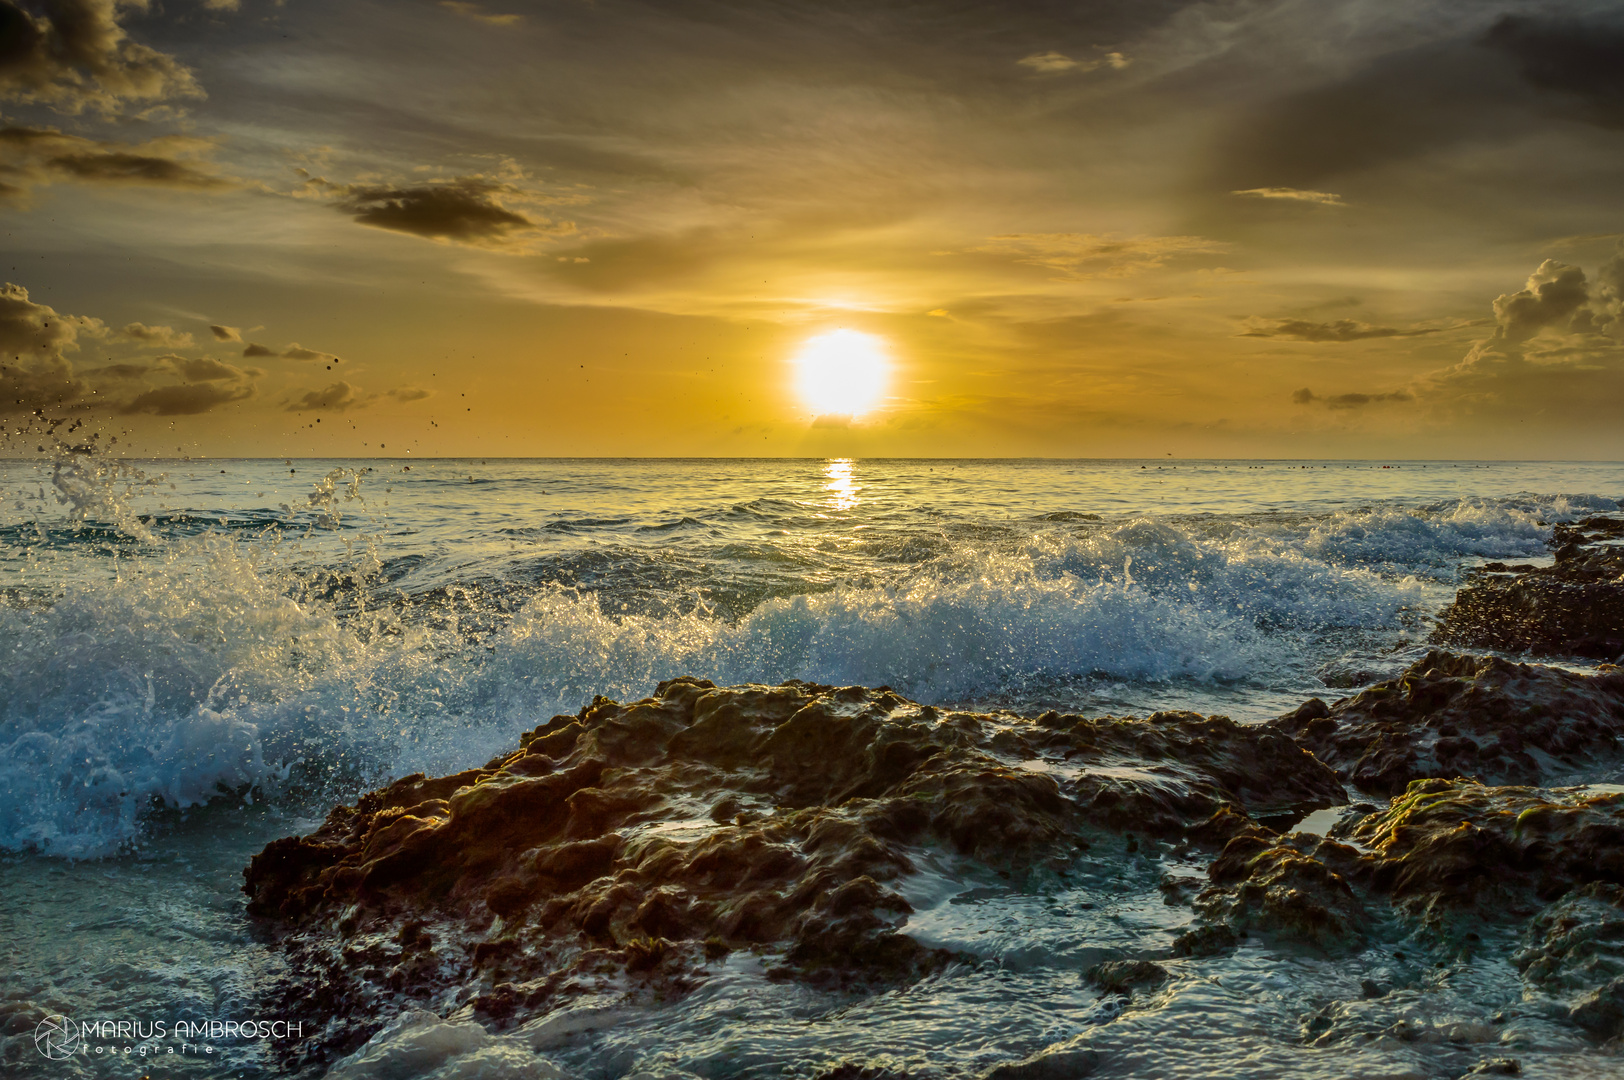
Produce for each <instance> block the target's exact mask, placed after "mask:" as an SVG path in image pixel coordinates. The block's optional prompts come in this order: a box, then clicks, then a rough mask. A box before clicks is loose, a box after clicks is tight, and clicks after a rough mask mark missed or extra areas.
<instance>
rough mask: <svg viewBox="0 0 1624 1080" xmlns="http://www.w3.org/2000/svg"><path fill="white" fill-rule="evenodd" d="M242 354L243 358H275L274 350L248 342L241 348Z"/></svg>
mask: <svg viewBox="0 0 1624 1080" xmlns="http://www.w3.org/2000/svg"><path fill="white" fill-rule="evenodd" d="M242 354H243V355H244V356H249V357H253V356H275V355H276V350H275V349H272V348H268V347H267V346H264V345H260V344H258V343H256V342H249V343H248V344H247V345H246V346H244V347H243V350H242Z"/></svg>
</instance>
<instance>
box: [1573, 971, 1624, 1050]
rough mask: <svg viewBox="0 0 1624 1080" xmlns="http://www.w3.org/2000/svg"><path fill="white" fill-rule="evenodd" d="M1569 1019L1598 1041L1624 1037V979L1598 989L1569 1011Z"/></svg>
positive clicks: (1615, 980) (1580, 1000)
mask: <svg viewBox="0 0 1624 1080" xmlns="http://www.w3.org/2000/svg"><path fill="white" fill-rule="evenodd" d="M1568 1019H1569V1020H1572V1021H1573V1022H1574V1023H1575V1024H1578V1025H1579V1026H1580V1027H1582V1028H1584V1029H1585V1030H1586V1031H1588V1032H1590V1033H1591V1034H1592V1035H1594V1036H1596V1038H1598V1039H1611V1038H1615V1037H1617V1036H1620V1035H1624V978H1618V979H1614V980H1613V981H1612V982H1610V983H1608V984H1607V985H1606V986H1601V987H1597V988H1596V989H1595V990H1592V991H1591V992H1590V993H1588V994H1586V995H1585V996H1584V997H1583V998H1581V999H1579V1001H1578V1002H1577V1003H1576V1004H1575V1005H1574V1006H1573V1008H1571V1009H1569V1010H1568Z"/></svg>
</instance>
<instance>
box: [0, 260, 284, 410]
mask: <svg viewBox="0 0 1624 1080" xmlns="http://www.w3.org/2000/svg"><path fill="white" fill-rule="evenodd" d="M85 337H89V338H94V339H98V340H105V341H114V342H123V343H126V344H129V345H136V346H158V347H161V348H163V347H169V346H171V345H172V344H174V343H177V342H185V343H188V344H189V343H190V340H191V338H190V335H187V334H181V333H178V332H177V331H175V330H174V328H172V327H168V326H148V325H146V324H145V323H128V324H126V325H125V326H124V327H122V328H121V329H119V330H117V331H111V330H109V329H108V327H107V326H106V325H105V324H104V323H103V322H102V321H101V320H100V319H94V318H90V317H88V316H77V315H63V314H61V313H59V312H57V311H56V310H55V309H54V308H52V307H50V306H49V305H47V304H41V303H38V302H36V301H35V300H33V299H32V298H30V296H29V295H28V290H27V289H25V288H23V287H22V286H21V285H14V284H10V283H7V284H6V285H5V287H4V288H0V415H15V414H18V413H40V414H47V413H61V412H68V411H82V410H87V409H100V410H104V411H107V412H119V413H126V414H129V413H154V414H156V415H159V416H186V415H193V414H196V413H200V412H207V411H208V410H209V409H212V408H214V407H215V406H217V405H221V404H225V403H229V402H233V401H242V400H245V399H247V398H251V397H253V396H254V395H255V394H256V392H257V390H256V385H255V384H256V380H258V379H259V378H260V377H262V376H263V375H264V374H265V373H264V372H263V371H261V370H259V369H258V368H239V367H236V366H234V365H232V364H228V363H225V362H223V361H220V360H215V359H212V358H208V357H200V358H197V359H190V360H189V359H186V358H184V357H180V356H173V355H162V356H158V357H156V358H155V359H153V360H150V361H145V362H136V361H125V362H118V363H108V364H103V365H100V366H97V367H91V368H85V369H82V370H77V369H76V368H75V365H74V363H73V362H72V360H70V359H69V357H68V356H67V354H68V353H70V352H73V351H76V350H77V349H78V348H79V347H80V344H81V338H85ZM167 379H182V380H185V382H184V383H182V384H174V383H170V384H167V385H159V386H154V385H152V383H154V382H163V381H164V380H167ZM132 383H133V384H136V385H133V386H132V385H131V384H132ZM142 383H145V384H146V385H145V386H141V385H140V384H142ZM132 395H133V396H132Z"/></svg>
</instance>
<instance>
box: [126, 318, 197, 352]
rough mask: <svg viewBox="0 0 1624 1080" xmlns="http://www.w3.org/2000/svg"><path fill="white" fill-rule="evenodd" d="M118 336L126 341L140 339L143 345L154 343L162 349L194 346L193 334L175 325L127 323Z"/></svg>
mask: <svg viewBox="0 0 1624 1080" xmlns="http://www.w3.org/2000/svg"><path fill="white" fill-rule="evenodd" d="M118 336H119V337H120V338H122V339H124V340H125V341H139V342H140V343H142V344H143V345H154V346H157V347H158V348H160V349H189V348H191V347H192V335H191V334H187V333H183V332H181V331H179V330H176V329H175V328H174V327H173V326H148V325H147V324H146V323H138V322H133V323H127V324H125V325H124V327H123V328H122V329H120V330H119V332H118Z"/></svg>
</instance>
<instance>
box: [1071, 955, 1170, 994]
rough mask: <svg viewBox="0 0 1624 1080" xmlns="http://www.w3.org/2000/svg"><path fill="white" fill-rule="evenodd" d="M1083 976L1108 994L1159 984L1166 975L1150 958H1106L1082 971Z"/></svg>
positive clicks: (1166, 977) (1164, 980)
mask: <svg viewBox="0 0 1624 1080" xmlns="http://www.w3.org/2000/svg"><path fill="white" fill-rule="evenodd" d="M1083 978H1084V979H1086V980H1087V981H1088V982H1090V983H1093V984H1094V985H1095V986H1097V987H1099V988H1100V989H1101V990H1103V991H1105V992H1106V993H1108V994H1121V993H1124V992H1127V991H1129V990H1131V989H1132V988H1133V987H1135V986H1160V985H1161V984H1162V983H1164V982H1166V981H1167V979H1168V975H1167V969H1166V968H1164V967H1162V965H1160V964H1158V963H1154V962H1153V961H1150V960H1107V961H1106V962H1105V963H1103V964H1095V965H1094V966H1093V967H1091V968H1089V969H1088V970H1087V971H1085V972H1083Z"/></svg>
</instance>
